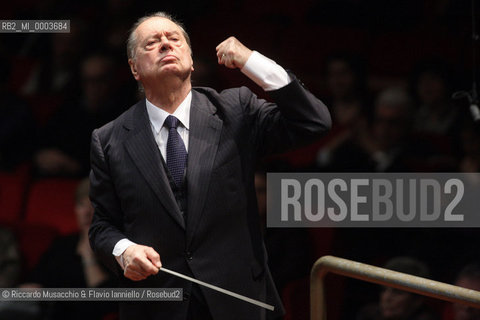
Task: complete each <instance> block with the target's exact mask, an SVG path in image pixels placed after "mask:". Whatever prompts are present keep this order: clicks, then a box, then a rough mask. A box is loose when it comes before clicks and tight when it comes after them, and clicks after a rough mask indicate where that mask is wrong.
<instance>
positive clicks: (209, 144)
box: [187, 90, 223, 246]
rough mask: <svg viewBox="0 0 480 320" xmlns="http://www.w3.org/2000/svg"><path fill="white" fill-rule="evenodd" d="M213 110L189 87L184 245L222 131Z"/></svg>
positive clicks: (189, 236) (198, 213)
mask: <svg viewBox="0 0 480 320" xmlns="http://www.w3.org/2000/svg"><path fill="white" fill-rule="evenodd" d="M215 110H216V109H215V107H214V106H213V104H212V103H211V102H210V101H209V100H208V99H207V98H206V97H205V96H204V95H202V94H200V93H198V92H196V91H195V90H192V105H191V109H190V130H189V142H188V162H187V184H188V187H187V188H188V189H187V197H188V200H187V201H188V209H187V210H188V215H187V246H189V245H190V243H191V241H192V239H193V236H194V233H195V229H196V226H197V224H198V222H199V221H200V219H201V214H202V212H203V207H204V204H205V198H206V195H207V191H208V186H209V183H210V175H211V172H212V167H213V162H214V160H215V155H216V153H217V148H218V143H219V140H220V133H221V131H222V124H223V122H222V120H220V119H219V118H218V117H217V116H215V115H214V112H215Z"/></svg>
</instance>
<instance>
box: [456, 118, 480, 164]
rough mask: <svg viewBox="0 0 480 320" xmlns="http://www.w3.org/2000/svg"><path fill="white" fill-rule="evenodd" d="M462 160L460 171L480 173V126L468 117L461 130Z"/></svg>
mask: <svg viewBox="0 0 480 320" xmlns="http://www.w3.org/2000/svg"><path fill="white" fill-rule="evenodd" d="M459 138H460V143H459V145H460V148H461V155H462V156H461V159H460V162H459V168H458V169H459V171H461V172H480V125H479V124H478V123H474V122H473V121H472V119H471V117H470V115H468V118H465V119H464V120H463V124H462V129H461V130H460V137H459Z"/></svg>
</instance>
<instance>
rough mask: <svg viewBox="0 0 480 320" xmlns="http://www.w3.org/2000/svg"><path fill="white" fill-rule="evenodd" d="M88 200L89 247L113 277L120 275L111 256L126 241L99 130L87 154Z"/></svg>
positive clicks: (118, 268) (94, 134)
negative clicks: (88, 169)
mask: <svg viewBox="0 0 480 320" xmlns="http://www.w3.org/2000/svg"><path fill="white" fill-rule="evenodd" d="M90 158H91V159H90V161H91V171H90V200H91V202H92V205H93V207H94V209H95V214H94V215H93V219H92V224H91V226H90V230H89V239H90V245H91V247H92V249H93V250H94V252H95V253H96V254H97V256H98V257H99V258H100V259H101V261H102V262H103V263H104V264H105V265H106V266H107V267H108V268H109V269H111V270H112V271H113V272H114V273H116V274H119V273H120V274H121V273H123V271H122V270H121V268H120V266H119V265H118V263H117V261H116V260H115V257H114V256H113V254H112V251H113V248H114V246H115V244H116V243H117V242H118V241H119V240H121V239H123V238H125V235H124V234H123V233H122V232H121V230H122V225H123V224H122V213H121V212H122V211H121V210H120V201H119V199H118V197H117V196H116V193H115V187H114V185H113V182H112V177H111V175H110V172H109V167H108V162H107V160H106V157H105V152H104V149H103V147H102V145H101V142H100V139H99V136H98V130H95V131H93V133H92V142H91V151H90Z"/></svg>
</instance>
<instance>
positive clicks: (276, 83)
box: [241, 51, 292, 91]
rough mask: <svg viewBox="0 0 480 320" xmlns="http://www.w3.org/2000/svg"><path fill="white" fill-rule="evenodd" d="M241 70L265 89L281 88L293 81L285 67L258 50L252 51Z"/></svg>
mask: <svg viewBox="0 0 480 320" xmlns="http://www.w3.org/2000/svg"><path fill="white" fill-rule="evenodd" d="M241 71H242V72H243V73H244V74H245V75H246V76H247V77H249V78H250V79H251V80H252V81H253V82H255V83H256V84H258V85H259V86H260V87H262V88H263V90H265V91H271V90H277V89H280V88H282V87H284V86H286V85H287V84H289V83H290V82H291V81H292V79H290V77H289V76H288V73H287V72H286V71H285V69H283V68H282V67H281V66H279V65H278V64H277V63H276V62H275V61H273V60H271V59H269V58H267V57H265V56H264V55H262V54H261V53H259V52H257V51H253V52H252V54H251V55H250V57H249V58H248V60H247V62H246V63H245V65H244V66H243V68H242V69H241Z"/></svg>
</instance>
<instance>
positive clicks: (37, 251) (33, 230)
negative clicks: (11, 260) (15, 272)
mask: <svg viewBox="0 0 480 320" xmlns="http://www.w3.org/2000/svg"><path fill="white" fill-rule="evenodd" d="M57 235H58V231H57V230H56V229H55V228H53V227H50V226H45V225H37V224H22V225H20V226H18V227H17V228H16V236H17V241H18V244H19V248H20V253H21V254H22V258H23V262H24V264H23V266H24V270H25V271H27V272H28V271H30V270H32V268H33V267H34V266H35V265H36V264H37V262H38V260H39V259H40V257H41V256H42V254H43V253H44V252H45V251H46V250H47V249H48V247H49V246H50V244H51V243H52V240H53V239H54V238H55V237H56V236H57Z"/></svg>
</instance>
